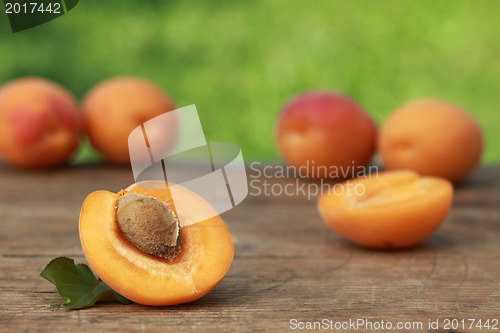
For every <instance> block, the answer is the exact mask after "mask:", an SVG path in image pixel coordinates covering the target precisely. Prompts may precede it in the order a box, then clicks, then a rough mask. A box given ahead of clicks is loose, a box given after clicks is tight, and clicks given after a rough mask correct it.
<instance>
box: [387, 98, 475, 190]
mask: <svg viewBox="0 0 500 333" xmlns="http://www.w3.org/2000/svg"><path fill="white" fill-rule="evenodd" d="M378 147H379V150H380V156H381V159H382V164H383V165H384V167H385V168H386V169H388V170H393V169H411V170H415V171H416V172H418V173H419V174H421V175H428V176H436V177H443V178H446V179H448V180H450V181H452V182H455V183H456V182H459V181H461V180H463V179H464V178H465V177H466V176H467V175H468V174H469V173H470V172H471V171H472V170H473V169H474V168H475V167H476V166H477V165H478V164H479V162H480V159H481V152H482V149H483V136H482V132H481V129H480V127H479V125H478V124H477V123H476V121H475V120H474V119H473V118H472V117H471V116H470V115H469V114H467V113H466V112H465V111H464V110H462V109H461V108H459V107H458V106H455V105H453V104H450V103H447V102H444V101H439V100H421V101H416V102H413V103H409V104H406V105H403V106H401V107H400V108H398V109H397V110H396V111H394V112H393V113H392V114H391V115H390V116H389V118H388V119H387V120H386V121H385V122H384V123H383V124H382V126H381V128H380V131H379V136H378Z"/></svg>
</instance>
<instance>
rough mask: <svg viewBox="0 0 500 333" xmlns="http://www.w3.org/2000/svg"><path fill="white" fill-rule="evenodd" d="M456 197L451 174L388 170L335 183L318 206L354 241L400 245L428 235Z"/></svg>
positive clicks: (373, 245)
mask: <svg viewBox="0 0 500 333" xmlns="http://www.w3.org/2000/svg"><path fill="white" fill-rule="evenodd" d="M452 199H453V186H452V184H451V183H450V182H449V181H447V180H446V179H442V178H437V177H421V176H419V175H418V174H417V173H415V172H413V171H409V170H401V171H387V172H381V173H379V174H378V175H372V176H368V177H362V178H357V179H354V180H349V181H347V182H344V183H342V184H338V185H336V186H335V187H333V188H332V189H331V190H330V191H329V192H328V193H325V194H323V195H322V196H321V197H320V198H319V200H318V209H319V212H320V215H321V217H322V218H323V220H324V221H325V222H326V224H327V225H328V226H330V227H331V228H332V229H333V230H335V231H336V232H338V233H339V234H340V235H342V236H344V237H345V238H347V239H349V240H350V241H352V242H354V243H357V244H359V245H362V246H365V247H369V248H376V249H398V248H406V247H410V246H413V245H416V244H418V243H420V242H422V241H423V240H425V239H426V238H427V237H429V236H430V235H431V234H432V233H433V232H434V231H435V230H436V229H437V228H438V227H439V226H440V225H441V223H442V222H443V221H444V219H445V218H446V216H447V215H448V212H449V210H450V207H451V203H452Z"/></svg>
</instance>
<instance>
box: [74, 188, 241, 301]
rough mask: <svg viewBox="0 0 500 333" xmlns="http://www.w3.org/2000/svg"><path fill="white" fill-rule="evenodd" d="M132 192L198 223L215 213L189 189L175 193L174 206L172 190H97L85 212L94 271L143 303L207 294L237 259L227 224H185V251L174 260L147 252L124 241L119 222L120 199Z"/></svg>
mask: <svg viewBox="0 0 500 333" xmlns="http://www.w3.org/2000/svg"><path fill="white" fill-rule="evenodd" d="M131 193H132V194H138V195H141V196H146V197H150V198H152V199H156V200H158V201H160V202H161V203H163V204H165V205H167V206H168V209H170V210H172V211H173V212H174V213H175V215H176V216H179V214H181V215H182V216H183V219H185V220H186V221H190V220H193V221H198V218H199V214H204V213H206V212H207V211H213V208H212V207H211V206H210V205H209V204H208V203H207V202H206V201H205V200H204V199H202V198H201V197H199V196H198V195H196V194H195V193H193V192H191V191H189V190H187V189H185V188H182V189H179V190H178V191H177V192H176V206H175V207H173V205H172V198H171V196H170V194H169V192H168V191H166V190H162V189H146V188H143V187H141V186H138V185H136V186H132V187H131V188H129V189H128V190H125V191H121V192H119V193H118V194H116V193H112V192H108V191H97V192H93V193H91V194H90V195H89V196H88V197H87V199H86V200H85V202H84V204H83V207H82V211H81V214H80V240H81V243H82V248H83V251H84V254H85V257H86V259H87V261H88V263H89V265H90V267H91V268H92V269H93V270H94V271H95V273H96V274H97V276H99V277H100V278H101V279H102V280H103V281H104V282H105V283H106V284H108V285H109V286H110V287H111V288H113V289H114V290H115V291H116V292H118V293H119V294H121V295H123V296H125V297H127V298H128V299H130V300H132V301H134V302H136V303H139V304H144V305H158V306H161V305H175V304H180V303H186V302H190V301H193V300H195V299H198V298H200V297H202V296H204V295H205V294H207V293H208V292H209V291H210V290H212V289H213V288H214V287H215V286H216V285H217V284H218V283H219V282H220V280H221V279H222V278H223V277H224V275H225V274H226V272H227V271H228V269H229V267H230V265H231V262H232V259H233V254H234V246H233V242H232V239H231V234H230V233H229V230H228V229H227V227H226V225H225V223H224V221H222V219H221V218H220V217H219V216H218V215H215V217H212V218H209V219H206V220H203V221H201V222H198V223H193V224H188V225H183V226H182V229H181V233H182V243H181V249H180V252H178V254H176V255H175V256H174V257H173V258H170V259H169V258H164V257H159V256H155V255H151V254H146V253H144V252H142V251H141V250H140V249H139V248H138V247H137V246H135V245H134V244H133V243H131V242H130V241H129V240H128V239H127V238H126V237H125V235H124V234H123V232H122V231H121V229H120V226H119V225H118V223H117V208H118V205H119V201H120V199H121V198H123V197H125V196H127V195H129V194H131ZM200 212H202V213H200ZM205 216H206V215H205ZM170 254H171V253H170Z"/></svg>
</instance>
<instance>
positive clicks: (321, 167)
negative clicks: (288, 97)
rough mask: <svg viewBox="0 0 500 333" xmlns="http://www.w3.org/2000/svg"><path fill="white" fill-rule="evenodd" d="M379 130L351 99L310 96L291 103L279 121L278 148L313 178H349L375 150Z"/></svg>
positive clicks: (332, 96)
mask: <svg viewBox="0 0 500 333" xmlns="http://www.w3.org/2000/svg"><path fill="white" fill-rule="evenodd" d="M375 140H376V128H375V124H374V122H373V120H372V119H371V118H370V116H369V115H368V114H367V113H366V112H365V111H364V110H363V109H362V108H361V107H360V106H359V105H358V104H356V103H355V102H354V101H352V100H351V99H349V98H347V97H345V96H343V95H340V94H337V93H333V92H310V93H305V94H303V95H300V96H298V97H296V98H294V99H293V100H292V101H291V102H290V103H288V104H287V105H286V106H285V107H284V109H283V111H282V113H281V115H280V118H279V123H278V147H279V149H280V151H281V154H282V155H283V158H284V159H285V161H286V162H287V163H288V164H289V165H292V166H295V167H296V168H299V169H301V168H302V169H307V175H305V176H307V177H311V178H349V177H352V175H353V173H357V169H358V168H359V167H362V166H365V165H366V164H367V163H368V162H369V161H370V158H371V157H372V155H373V152H374V150H375Z"/></svg>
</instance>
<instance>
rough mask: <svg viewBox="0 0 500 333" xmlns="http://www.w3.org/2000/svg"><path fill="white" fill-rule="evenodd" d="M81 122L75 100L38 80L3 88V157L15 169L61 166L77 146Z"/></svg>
mask: <svg viewBox="0 0 500 333" xmlns="http://www.w3.org/2000/svg"><path fill="white" fill-rule="evenodd" d="M81 129H82V122H81V117H80V113H79V110H78V107H77V103H76V101H75V98H74V97H73V96H72V95H71V93H70V92H68V91H67V90H66V89H64V88H63V87H61V86H60V85H58V84H56V83H54V82H52V81H49V80H46V79H43V78H38V77H27V78H21V79H18V80H15V81H12V82H10V83H7V84H5V85H4V86H2V87H1V88H0V155H1V156H2V158H3V160H4V161H5V162H6V163H7V164H10V165H12V166H15V167H21V168H32V169H39V168H48V167H53V166H57V165H61V164H63V163H64V162H66V161H67V160H68V158H69V157H70V156H71V154H72V153H73V152H74V151H75V150H76V148H77V147H78V141H79V137H80V134H81Z"/></svg>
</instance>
